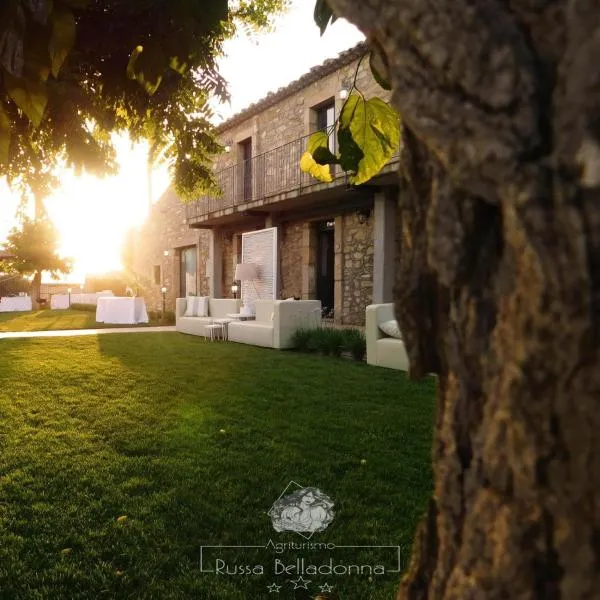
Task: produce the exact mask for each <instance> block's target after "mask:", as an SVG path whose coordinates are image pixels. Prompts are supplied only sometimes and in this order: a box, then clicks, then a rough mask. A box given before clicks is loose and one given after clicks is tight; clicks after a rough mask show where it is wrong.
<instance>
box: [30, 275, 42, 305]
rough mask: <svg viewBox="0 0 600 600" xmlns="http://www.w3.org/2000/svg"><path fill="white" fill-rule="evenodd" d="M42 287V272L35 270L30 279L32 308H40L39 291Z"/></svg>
mask: <svg viewBox="0 0 600 600" xmlns="http://www.w3.org/2000/svg"><path fill="white" fill-rule="evenodd" d="M41 287H42V272H41V271H36V272H35V274H34V275H33V279H32V280H31V292H30V293H31V304H32V306H33V310H39V309H40V302H39V299H40V292H41Z"/></svg>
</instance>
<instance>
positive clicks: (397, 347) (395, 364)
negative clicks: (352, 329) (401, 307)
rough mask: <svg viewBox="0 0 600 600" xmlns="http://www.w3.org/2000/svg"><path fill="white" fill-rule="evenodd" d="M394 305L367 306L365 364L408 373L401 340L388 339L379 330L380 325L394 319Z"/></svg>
mask: <svg viewBox="0 0 600 600" xmlns="http://www.w3.org/2000/svg"><path fill="white" fill-rule="evenodd" d="M395 318H396V316H395V315H394V305H393V304H392V303H389V304H371V305H370V306H367V314H366V319H365V321H366V323H365V336H366V338H367V363H368V364H370V365H376V366H378V367H388V368H389V369H399V370H401V371H408V355H407V354H406V348H405V347H404V342H403V341H402V340H401V339H398V338H395V337H390V336H388V335H387V334H385V333H384V332H383V331H381V329H380V328H379V325H380V323H384V322H385V321H391V320H392V319H395Z"/></svg>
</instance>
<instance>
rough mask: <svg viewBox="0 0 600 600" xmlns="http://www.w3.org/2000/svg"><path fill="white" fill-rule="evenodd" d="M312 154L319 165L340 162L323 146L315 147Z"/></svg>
mask: <svg viewBox="0 0 600 600" xmlns="http://www.w3.org/2000/svg"><path fill="white" fill-rule="evenodd" d="M312 156H313V158H314V159H315V162H316V163H317V164H319V165H337V164H338V163H339V162H340V159H339V158H338V157H337V156H336V155H335V154H334V153H333V152H332V151H331V150H330V149H329V148H324V147H323V146H320V147H319V148H315V151H314V152H313V154H312Z"/></svg>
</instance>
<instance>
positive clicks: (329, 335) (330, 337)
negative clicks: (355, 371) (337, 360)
mask: <svg viewBox="0 0 600 600" xmlns="http://www.w3.org/2000/svg"><path fill="white" fill-rule="evenodd" d="M323 333H324V341H323V344H324V345H325V346H326V348H327V354H330V355H331V356H337V357H339V356H341V355H342V350H343V349H344V333H343V331H341V330H339V329H323Z"/></svg>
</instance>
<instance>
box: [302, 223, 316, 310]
mask: <svg viewBox="0 0 600 600" xmlns="http://www.w3.org/2000/svg"><path fill="white" fill-rule="evenodd" d="M316 246H317V244H316V234H315V231H314V227H313V226H312V223H310V222H307V223H304V224H303V226H302V299H303V300H313V299H314V297H315V294H316V268H315V267H316V265H315V260H316V254H317V248H316Z"/></svg>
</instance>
